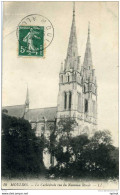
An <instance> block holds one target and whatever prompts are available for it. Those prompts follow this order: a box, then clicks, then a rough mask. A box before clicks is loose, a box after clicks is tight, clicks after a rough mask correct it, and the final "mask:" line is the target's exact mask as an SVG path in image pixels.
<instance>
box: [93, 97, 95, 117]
mask: <svg viewBox="0 0 120 195" xmlns="http://www.w3.org/2000/svg"><path fill="white" fill-rule="evenodd" d="M93 116H95V101H94V100H93Z"/></svg>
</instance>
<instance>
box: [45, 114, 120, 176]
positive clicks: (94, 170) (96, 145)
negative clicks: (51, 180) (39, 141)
mask: <svg viewBox="0 0 120 195" xmlns="http://www.w3.org/2000/svg"><path fill="white" fill-rule="evenodd" d="M74 125H75V121H74V120H71V119H70V118H66V119H61V120H60V121H59V124H58V129H57V130H56V131H55V132H54V134H53V136H54V142H53V143H52V144H53V145H52V151H54V156H55V157H56V159H57V165H56V166H54V167H51V168H50V172H49V173H50V174H51V175H52V174H54V175H55V177H59V178H66V177H68V178H90V179H96V178H97V179H106V178H117V177H118V172H119V171H118V158H116V156H117V157H118V153H117V152H116V148H115V147H114V146H113V145H112V138H111V134H110V132H109V131H108V130H105V131H96V132H95V134H94V135H93V136H92V137H91V138H90V137H89V138H88V136H87V135H79V136H76V137H74V136H73V134H74Z"/></svg>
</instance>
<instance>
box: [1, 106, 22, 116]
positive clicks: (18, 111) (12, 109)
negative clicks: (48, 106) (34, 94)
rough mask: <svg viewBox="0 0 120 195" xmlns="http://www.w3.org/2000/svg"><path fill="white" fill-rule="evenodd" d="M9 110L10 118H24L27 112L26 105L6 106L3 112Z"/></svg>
mask: <svg viewBox="0 0 120 195" xmlns="http://www.w3.org/2000/svg"><path fill="white" fill-rule="evenodd" d="M4 109H5V110H7V111H8V112H7V114H8V115H10V116H15V117H17V118H22V117H23V115H24V111H25V105H17V106H4V107H3V108H2V110H4Z"/></svg>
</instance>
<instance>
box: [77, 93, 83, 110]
mask: <svg viewBox="0 0 120 195" xmlns="http://www.w3.org/2000/svg"><path fill="white" fill-rule="evenodd" d="M81 107H82V104H81V94H80V93H78V111H81Z"/></svg>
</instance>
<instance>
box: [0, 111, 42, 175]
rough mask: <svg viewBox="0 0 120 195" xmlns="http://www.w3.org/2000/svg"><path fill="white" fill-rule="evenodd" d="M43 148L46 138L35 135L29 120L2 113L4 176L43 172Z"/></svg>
mask: <svg viewBox="0 0 120 195" xmlns="http://www.w3.org/2000/svg"><path fill="white" fill-rule="evenodd" d="M43 148H44V139H43V138H38V137H36V136H35V132H34V131H33V130H32V129H31V125H30V123H29V122H28V121H26V120H24V119H23V118H16V117H11V116H8V115H6V114H4V113H3V114H2V176H4V177H18V176H21V177H23V176H26V175H28V174H29V175H34V174H35V175H39V174H42V173H43V172H44V171H45V168H44V164H43V158H42V152H43Z"/></svg>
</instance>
